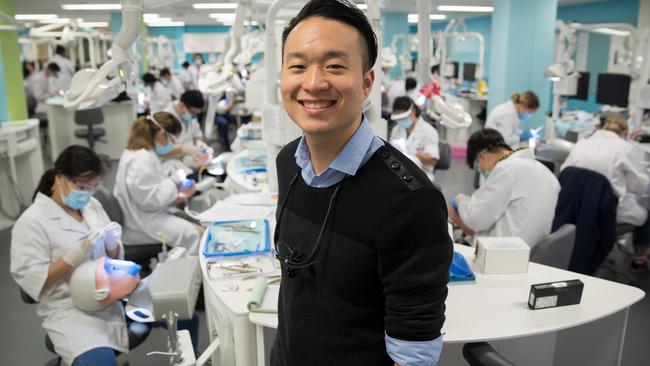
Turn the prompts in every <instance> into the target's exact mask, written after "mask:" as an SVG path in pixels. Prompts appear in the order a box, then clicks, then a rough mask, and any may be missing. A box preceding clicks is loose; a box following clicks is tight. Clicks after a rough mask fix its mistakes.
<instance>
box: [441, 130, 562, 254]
mask: <svg viewBox="0 0 650 366" xmlns="http://www.w3.org/2000/svg"><path fill="white" fill-rule="evenodd" d="M467 165H468V166H469V167H470V168H472V169H474V170H477V171H478V172H479V173H480V174H482V175H483V176H484V177H485V183H484V184H483V185H482V186H481V187H480V188H479V189H477V190H476V191H475V192H474V193H473V194H472V195H471V196H469V197H467V196H465V195H462V194H460V195H458V196H457V197H456V199H455V200H452V203H451V205H450V209H449V216H450V218H451V220H452V222H454V224H456V225H457V226H459V227H460V228H462V229H463V231H464V232H465V234H466V235H476V236H516V237H520V238H522V239H523V240H524V241H525V242H526V243H527V244H528V245H529V246H530V247H533V246H535V245H536V244H537V243H539V242H540V241H541V240H542V239H544V237H546V236H547V235H548V234H549V233H550V232H551V226H552V224H553V217H554V216H555V206H556V204H557V199H558V195H559V193H560V184H559V182H558V181H557V179H556V178H555V175H553V173H551V171H550V170H548V168H546V167H545V166H544V165H543V164H542V163H540V162H538V161H536V160H535V157H534V156H533V153H532V152H531V150H530V149H519V150H514V151H513V150H512V149H511V148H510V146H508V145H507V144H506V142H505V141H504V140H503V136H502V135H501V134H500V133H499V132H498V131H496V130H493V129H491V128H486V129H483V130H480V131H476V132H474V133H473V134H472V136H470V138H469V140H468V141H467Z"/></svg>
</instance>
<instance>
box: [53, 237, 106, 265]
mask: <svg viewBox="0 0 650 366" xmlns="http://www.w3.org/2000/svg"><path fill="white" fill-rule="evenodd" d="M103 240H104V229H98V230H93V231H92V232H91V233H90V235H88V237H87V238H85V239H83V240H82V241H81V242H80V243H79V245H78V246H76V247H75V248H73V249H71V250H70V251H69V252H67V253H65V254H64V255H63V260H64V261H65V262H66V263H68V264H69V265H71V266H72V267H76V266H78V265H80V264H81V263H83V262H85V261H86V259H87V257H88V253H89V252H90V250H91V249H92V247H93V246H95V245H99V244H100V243H102V241H103Z"/></svg>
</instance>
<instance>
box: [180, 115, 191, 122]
mask: <svg viewBox="0 0 650 366" xmlns="http://www.w3.org/2000/svg"><path fill="white" fill-rule="evenodd" d="M181 118H182V119H183V122H185V123H190V122H192V120H193V119H194V116H192V114H191V113H185V114H184V115H182V116H181Z"/></svg>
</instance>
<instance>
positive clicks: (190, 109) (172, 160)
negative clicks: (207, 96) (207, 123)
mask: <svg viewBox="0 0 650 366" xmlns="http://www.w3.org/2000/svg"><path fill="white" fill-rule="evenodd" d="M204 106H205V101H204V99H203V94H201V92H200V91H198V90H188V91H186V92H184V93H183V94H181V98H180V100H175V101H172V102H170V103H169V104H168V105H167V106H166V107H165V108H164V112H167V113H169V114H171V115H172V116H174V117H176V119H177V120H179V121H181V122H182V123H181V133H180V135H179V138H178V140H177V141H176V144H175V145H174V148H173V149H172V150H171V151H169V152H168V153H167V154H164V155H161V156H162V158H163V160H164V164H163V166H164V169H165V171H167V172H168V173H170V174H171V173H172V172H175V171H176V170H178V169H183V170H184V171H185V172H186V173H187V174H190V173H191V172H192V168H195V167H197V166H198V164H197V162H196V159H195V157H196V156H198V155H200V154H201V151H202V148H203V149H204V150H205V149H206V148H207V145H206V144H205V142H204V141H203V132H202V131H201V126H200V125H199V121H198V120H197V119H196V117H197V116H198V115H199V114H200V113H201V112H202V111H203V107H204Z"/></svg>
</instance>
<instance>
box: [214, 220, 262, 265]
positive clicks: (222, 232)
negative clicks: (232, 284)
mask: <svg viewBox="0 0 650 366" xmlns="http://www.w3.org/2000/svg"><path fill="white" fill-rule="evenodd" d="M269 253H271V242H270V235H269V222H268V220H265V219H260V220H237V221H216V222H213V223H211V224H210V226H209V227H208V233H207V238H206V243H205V248H204V249H203V255H205V256H206V257H237V256H249V255H254V254H269Z"/></svg>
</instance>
